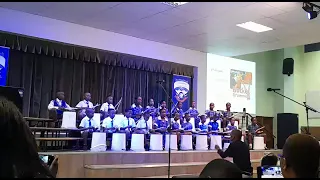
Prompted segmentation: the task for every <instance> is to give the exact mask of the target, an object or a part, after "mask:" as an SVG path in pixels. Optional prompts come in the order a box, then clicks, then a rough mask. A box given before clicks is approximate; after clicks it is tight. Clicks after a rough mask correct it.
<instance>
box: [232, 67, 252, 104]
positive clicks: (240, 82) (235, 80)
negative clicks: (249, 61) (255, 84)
mask: <svg viewBox="0 0 320 180" xmlns="http://www.w3.org/2000/svg"><path fill="white" fill-rule="evenodd" d="M251 85H252V73H251V72H245V71H240V70H235V69H230V89H232V90H233V96H234V97H239V98H241V97H244V98H247V99H248V100H250V87H251Z"/></svg>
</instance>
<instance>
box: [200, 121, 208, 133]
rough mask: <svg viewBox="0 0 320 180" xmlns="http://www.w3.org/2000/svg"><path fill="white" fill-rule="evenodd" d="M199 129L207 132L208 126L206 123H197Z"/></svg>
mask: <svg viewBox="0 0 320 180" xmlns="http://www.w3.org/2000/svg"><path fill="white" fill-rule="evenodd" d="M199 129H200V130H201V131H205V132H208V129H209V126H208V124H205V123H204V124H202V123H200V124H199Z"/></svg>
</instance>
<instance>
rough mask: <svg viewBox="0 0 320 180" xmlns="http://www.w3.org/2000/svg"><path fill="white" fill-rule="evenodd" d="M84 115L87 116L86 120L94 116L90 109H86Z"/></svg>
mask: <svg viewBox="0 0 320 180" xmlns="http://www.w3.org/2000/svg"><path fill="white" fill-rule="evenodd" d="M86 115H87V117H88V118H90V119H91V118H93V116H94V110H93V109H91V108H87V109H86Z"/></svg>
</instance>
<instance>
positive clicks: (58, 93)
mask: <svg viewBox="0 0 320 180" xmlns="http://www.w3.org/2000/svg"><path fill="white" fill-rule="evenodd" d="M57 98H58V99H60V100H64V92H62V91H60V92H57Z"/></svg>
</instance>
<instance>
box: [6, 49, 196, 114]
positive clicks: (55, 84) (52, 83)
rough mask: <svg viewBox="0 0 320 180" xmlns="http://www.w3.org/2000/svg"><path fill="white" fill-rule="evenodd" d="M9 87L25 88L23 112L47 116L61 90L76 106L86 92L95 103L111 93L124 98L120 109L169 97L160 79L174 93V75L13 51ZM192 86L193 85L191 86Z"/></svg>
mask: <svg viewBox="0 0 320 180" xmlns="http://www.w3.org/2000/svg"><path fill="white" fill-rule="evenodd" d="M8 73H9V74H8V83H7V84H8V86H15V87H23V88H24V90H25V91H24V97H23V100H24V104H23V114H24V116H30V117H47V116H48V113H47V106H48V103H49V102H50V100H52V99H53V98H55V94H56V92H57V91H64V92H65V96H66V102H67V103H68V104H69V105H70V106H75V105H76V104H77V103H78V102H79V101H81V100H82V99H83V94H84V93H85V92H91V95H92V102H93V103H94V104H95V103H100V104H101V103H103V102H105V100H106V97H107V96H109V95H112V96H114V104H116V103H117V102H118V101H119V100H120V98H121V97H123V101H122V104H121V106H120V108H119V111H120V112H122V111H123V110H124V108H127V107H130V106H131V104H132V103H133V102H134V98H135V97H136V96H141V97H142V98H143V106H146V105H147V102H148V99H150V98H153V99H154V100H155V104H156V105H157V104H158V102H159V101H161V100H166V101H167V102H168V99H167V97H166V95H165V93H164V91H163V90H162V89H161V87H160V86H159V84H157V83H156V81H157V80H165V81H166V83H164V86H165V89H166V90H167V91H168V92H169V94H171V90H172V87H171V83H172V82H171V81H172V75H171V74H166V73H160V72H151V71H145V70H137V69H129V68H125V67H120V66H110V65H106V64H102V63H97V62H95V63H94V62H86V61H78V60H74V59H72V60H71V59H64V58H57V57H54V56H47V55H44V54H37V53H28V52H23V51H18V50H11V52H10V60H9V72H8ZM191 87H192V85H191Z"/></svg>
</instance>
